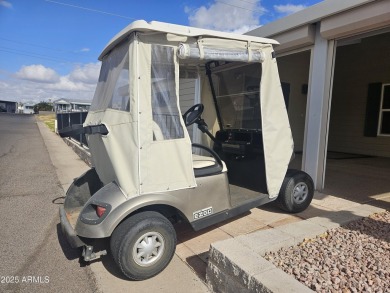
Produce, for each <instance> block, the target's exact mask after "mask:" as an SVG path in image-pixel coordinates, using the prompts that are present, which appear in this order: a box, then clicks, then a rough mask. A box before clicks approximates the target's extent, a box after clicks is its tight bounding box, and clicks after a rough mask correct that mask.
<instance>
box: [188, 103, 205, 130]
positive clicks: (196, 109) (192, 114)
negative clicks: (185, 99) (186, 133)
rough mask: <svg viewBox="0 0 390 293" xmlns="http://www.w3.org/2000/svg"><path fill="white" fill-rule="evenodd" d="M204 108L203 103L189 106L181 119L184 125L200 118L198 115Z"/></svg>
mask: <svg viewBox="0 0 390 293" xmlns="http://www.w3.org/2000/svg"><path fill="white" fill-rule="evenodd" d="M203 110H204V106H203V104H196V105H193V106H192V107H191V108H189V109H188V110H187V111H186V112H185V113H184V114H183V119H184V123H185V124H186V126H190V125H192V124H194V123H195V122H197V121H198V120H200V116H201V115H202V113H203Z"/></svg>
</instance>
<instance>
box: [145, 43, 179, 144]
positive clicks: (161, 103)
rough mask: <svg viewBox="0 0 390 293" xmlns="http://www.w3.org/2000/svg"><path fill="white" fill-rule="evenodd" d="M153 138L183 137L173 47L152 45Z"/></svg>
mask: <svg viewBox="0 0 390 293" xmlns="http://www.w3.org/2000/svg"><path fill="white" fill-rule="evenodd" d="M151 61H152V71H151V83H152V84H151V87H152V88H151V89H152V111H153V121H154V123H153V124H154V125H153V139H154V140H165V139H178V138H183V137H184V131H183V128H182V126H181V124H180V116H179V115H180V112H179V109H178V106H177V96H176V78H175V63H174V49H173V48H172V47H166V46H160V45H152V58H151Z"/></svg>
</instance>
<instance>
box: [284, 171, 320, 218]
mask: <svg viewBox="0 0 390 293" xmlns="http://www.w3.org/2000/svg"><path fill="white" fill-rule="evenodd" d="M313 195H314V183H313V180H312V179H311V177H310V176H309V175H308V174H307V173H305V172H303V171H299V170H288V171H287V174H286V177H285V178H284V180H283V183H282V187H281V188H280V192H279V195H278V198H277V203H278V204H279V206H280V208H281V209H282V210H284V211H286V212H290V213H299V212H302V211H304V210H305V209H306V208H307V207H308V206H309V205H310V203H311V201H312V199H313Z"/></svg>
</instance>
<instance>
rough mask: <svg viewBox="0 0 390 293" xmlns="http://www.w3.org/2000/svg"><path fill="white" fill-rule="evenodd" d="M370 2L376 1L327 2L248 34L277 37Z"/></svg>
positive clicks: (333, 0)
mask: <svg viewBox="0 0 390 293" xmlns="http://www.w3.org/2000/svg"><path fill="white" fill-rule="evenodd" d="M370 2H375V0H343V1H340V0H326V1H323V2H320V3H318V4H316V5H313V6H310V7H308V8H306V9H304V10H301V11H298V12H296V13H294V14H291V15H288V16H286V17H283V18H280V19H278V20H276V21H274V22H271V23H269V24H266V25H263V26H261V27H259V28H257V29H254V30H252V31H249V32H247V33H246V34H248V35H252V36H254V35H255V36H264V37H268V38H272V37H273V36H275V35H278V34H281V33H284V32H287V31H291V30H293V29H295V28H298V27H301V26H304V25H310V24H314V23H316V22H318V21H320V20H322V19H324V18H327V17H330V16H333V15H336V14H339V13H341V12H344V11H347V10H351V9H354V8H356V7H359V6H362V5H364V4H367V3H370Z"/></svg>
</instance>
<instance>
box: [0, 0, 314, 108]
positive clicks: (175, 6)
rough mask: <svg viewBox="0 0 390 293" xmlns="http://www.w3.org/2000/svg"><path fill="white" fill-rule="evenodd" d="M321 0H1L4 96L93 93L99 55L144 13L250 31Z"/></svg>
mask: <svg viewBox="0 0 390 293" xmlns="http://www.w3.org/2000/svg"><path fill="white" fill-rule="evenodd" d="M318 2H321V1H319V0H276V1H270V0H261V1H260V0H210V1H205V0H195V1H187V0H184V1H179V0H172V1H169V0H168V1H161V0H160V1H157V0H143V1H123V0H79V1H75V0H58V1H57V0H0V100H13V101H23V102H39V101H42V100H45V101H48V100H49V99H50V100H55V99H58V98H79V99H92V97H93V92H94V90H95V87H96V80H97V77H98V74H99V69H100V63H99V62H98V61H97V58H98V56H99V54H100V52H101V50H102V49H103V48H104V46H105V45H106V44H107V42H108V41H109V40H110V39H111V38H112V37H113V36H114V35H115V34H116V33H118V32H119V31H120V30H121V29H123V28H124V27H125V26H127V25H128V24H130V23H131V22H132V21H134V20H137V19H144V20H146V21H151V20H158V21H163V22H170V23H175V24H181V25H191V26H196V27H202V28H208V29H217V30H223V31H232V32H238V33H243V32H246V31H248V30H251V29H254V28H256V27H258V26H260V25H264V24H266V23H268V22H271V21H274V20H276V19H278V18H281V17H283V16H286V15H288V14H291V13H294V12H296V11H299V10H301V9H303V8H305V7H308V6H311V5H314V4H316V3H318Z"/></svg>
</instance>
